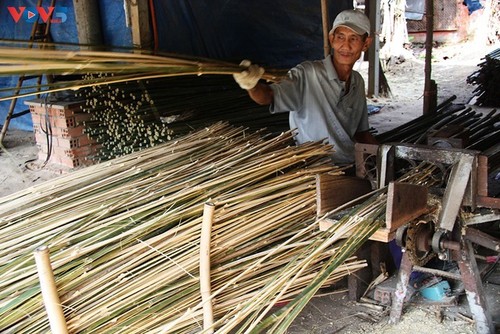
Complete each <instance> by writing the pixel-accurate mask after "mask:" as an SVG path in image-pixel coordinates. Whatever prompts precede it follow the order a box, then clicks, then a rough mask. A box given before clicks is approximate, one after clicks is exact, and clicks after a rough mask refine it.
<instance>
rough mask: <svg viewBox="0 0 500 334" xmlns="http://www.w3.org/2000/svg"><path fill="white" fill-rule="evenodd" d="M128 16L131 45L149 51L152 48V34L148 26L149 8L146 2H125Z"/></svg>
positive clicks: (140, 0) (142, 0) (137, 0)
mask: <svg viewBox="0 0 500 334" xmlns="http://www.w3.org/2000/svg"><path fill="white" fill-rule="evenodd" d="M126 6H129V7H128V8H129V15H130V30H131V32H132V44H133V45H134V47H137V48H141V49H151V48H152V46H153V39H152V38H151V36H152V32H151V29H150V26H149V22H150V19H149V6H148V1H147V0H136V1H133V2H127V5H126Z"/></svg>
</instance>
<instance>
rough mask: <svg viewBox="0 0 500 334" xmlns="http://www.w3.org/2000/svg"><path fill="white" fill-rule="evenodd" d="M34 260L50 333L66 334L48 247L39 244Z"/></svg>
mask: <svg viewBox="0 0 500 334" xmlns="http://www.w3.org/2000/svg"><path fill="white" fill-rule="evenodd" d="M34 255H35V260H36V266H37V269H38V277H39V279H40V288H41V291H42V295H43V303H44V305H45V309H46V311H47V317H48V319H49V322H50V328H51V330H52V333H55V334H67V333H68V330H67V328H66V320H65V319H64V313H63V310H62V307H61V302H60V301H59V295H58V294H57V288H56V281H55V279H54V273H53V272H52V268H51V264H50V258H49V249H48V248H47V246H40V247H38V248H37V249H36V250H35V254H34Z"/></svg>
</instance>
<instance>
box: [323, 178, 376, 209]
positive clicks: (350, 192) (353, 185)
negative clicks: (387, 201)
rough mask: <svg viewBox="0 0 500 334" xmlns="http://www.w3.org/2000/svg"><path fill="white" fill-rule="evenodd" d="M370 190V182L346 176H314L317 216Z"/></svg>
mask: <svg viewBox="0 0 500 334" xmlns="http://www.w3.org/2000/svg"><path fill="white" fill-rule="evenodd" d="M371 190H372V188H371V184H370V181H368V180H364V179H360V178H358V177H354V176H346V175H328V174H318V175H316V204H317V209H316V211H317V215H318V216H321V215H324V214H325V213H327V212H328V211H331V210H333V209H335V208H337V207H339V206H341V205H342V204H344V203H347V202H349V201H351V200H353V199H355V198H358V197H359V196H361V195H364V194H366V193H368V192H370V191H371Z"/></svg>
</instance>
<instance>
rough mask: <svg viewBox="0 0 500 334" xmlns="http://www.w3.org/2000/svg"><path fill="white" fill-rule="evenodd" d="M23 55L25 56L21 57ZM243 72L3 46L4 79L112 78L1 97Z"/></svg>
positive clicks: (143, 56) (126, 55) (188, 61)
mask: <svg viewBox="0 0 500 334" xmlns="http://www.w3.org/2000/svg"><path fill="white" fill-rule="evenodd" d="M55 46H57V45H55ZM20 54H22V57H20V56H19V55H20ZM240 71H241V67H240V66H239V65H238V64H232V63H228V62H224V61H218V60H212V59H206V58H195V57H188V56H179V55H172V54H155V55H151V54H149V53H148V52H147V51H144V50H130V52H116V51H85V50H55V49H54V50H50V49H43V50H40V49H27V48H19V47H0V75H2V76H8V75H21V74H24V75H47V74H50V75H58V76H68V77H70V76H74V75H82V76H84V75H87V74H101V73H108V74H112V77H110V76H97V77H82V78H81V79H76V80H69V81H57V82H54V83H50V84H45V85H37V86H36V87H24V88H25V89H27V90H28V92H26V93H22V94H15V93H14V92H15V90H16V88H15V87H12V88H7V89H3V90H2V91H6V92H11V94H10V95H8V96H7V97H3V98H0V101H2V100H6V99H12V98H20V97H26V96H33V95H38V94H40V93H51V92H57V91H65V90H78V89H81V88H84V87H95V86H100V85H104V84H111V83H120V82H127V81H134V80H145V79H155V78H165V77H173V76H186V75H189V76H193V75H194V76H200V75H206V74H225V75H228V74H233V73H238V72H240ZM282 74H283V72H282V71H274V70H271V69H268V70H267V71H266V73H265V74H264V76H263V79H265V80H269V81H277V80H279V77H280V76H281V75H282ZM30 89H31V91H30ZM38 90H40V91H38Z"/></svg>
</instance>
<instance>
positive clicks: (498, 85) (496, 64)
mask: <svg viewBox="0 0 500 334" xmlns="http://www.w3.org/2000/svg"><path fill="white" fill-rule="evenodd" d="M483 59H484V61H482V62H481V63H479V64H478V65H477V66H479V70H477V71H476V72H474V73H472V74H471V75H469V76H468V77H467V83H469V84H473V85H476V86H477V87H476V89H474V91H473V92H472V93H473V94H474V97H476V101H475V102H474V103H475V104H477V105H479V106H485V107H498V106H500V97H499V96H498V91H500V49H496V50H494V51H492V52H490V53H488V54H487V55H486V56H484V58H483Z"/></svg>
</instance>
